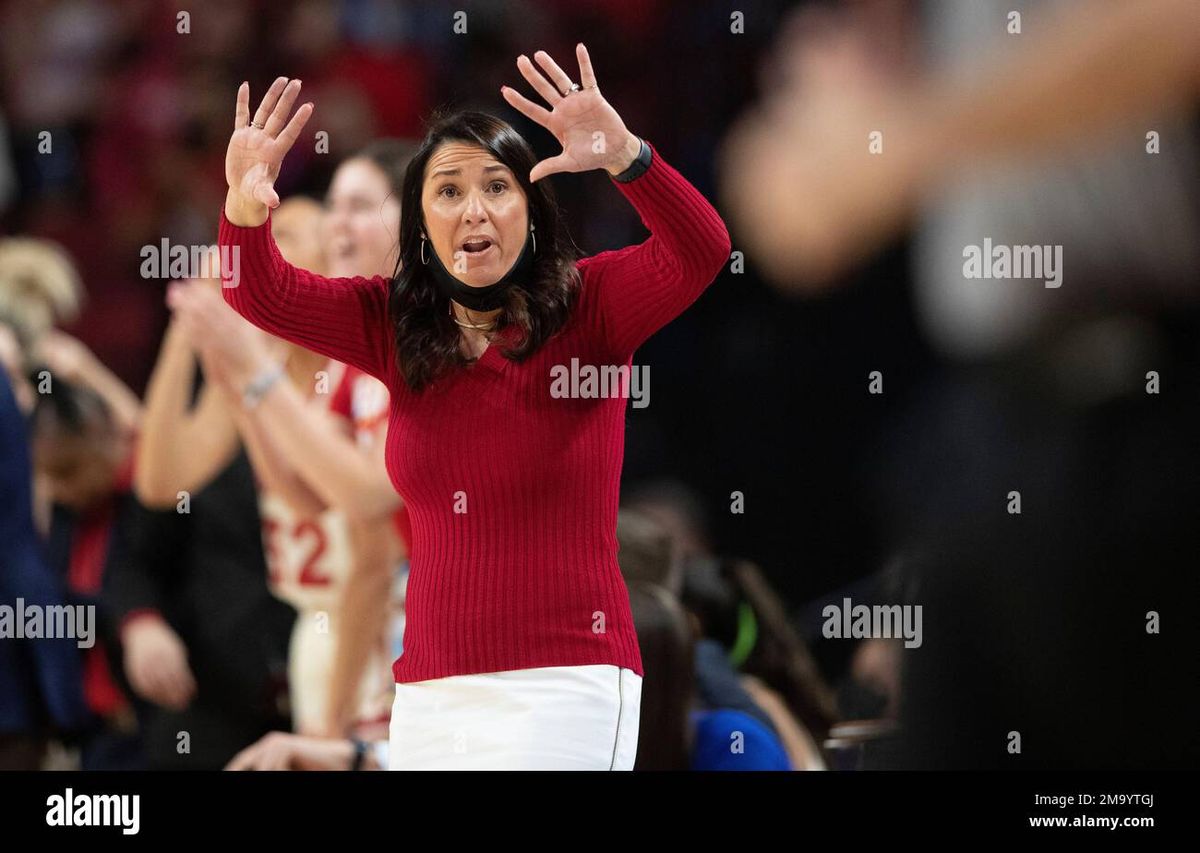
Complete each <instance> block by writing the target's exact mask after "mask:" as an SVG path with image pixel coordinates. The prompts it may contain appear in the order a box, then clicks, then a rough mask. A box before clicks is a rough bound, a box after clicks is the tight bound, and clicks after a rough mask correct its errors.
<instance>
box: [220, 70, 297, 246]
mask: <svg viewBox="0 0 1200 853" xmlns="http://www.w3.org/2000/svg"><path fill="white" fill-rule="evenodd" d="M299 95H300V81H299V80H292V81H291V82H289V81H288V79H287V78H286V77H279V78H277V79H276V80H275V82H274V83H272V84H271V88H270V89H268V90H267V94H266V95H265V96H264V97H263V99H262V103H261V104H259V105H258V111H257V112H255V113H254V121H253V122H251V120H250V84H249V83H243V84H242V85H241V86H239V87H238V94H237V111H236V113H235V117H234V122H233V136H231V137H229V148H228V149H227V150H226V152H225V180H226V181H227V182H228V184H229V193H228V195H227V196H226V198H225V216H226V218H228V219H229V221H230V222H232V223H233V224H234V225H241V226H246V227H252V226H256V225H261V224H262V223H263V222H265V221H266V219H267V210H268V208H273V207H278V206H279V194H278V193H276V192H275V179H276V178H277V177H279V167H280V164H282V163H283V157H284V155H285V154H287V153H288V151H290V150H291V148H292V146H293V145H294V144H295V143H296V139H297V138H299V136H300V131H301V130H303V129H304V125H305V123H306V122H307V121H308V118H309V116H311V115H312V111H313V105H312V104H311V103H307V104H303V105H302V106H301V107H300V109H298V110H296V114H295V115H294V116H292V118H291V121H288V114H289V113H290V112H291V110H292V104H294V103H295V102H296V98H297V97H298V96H299Z"/></svg>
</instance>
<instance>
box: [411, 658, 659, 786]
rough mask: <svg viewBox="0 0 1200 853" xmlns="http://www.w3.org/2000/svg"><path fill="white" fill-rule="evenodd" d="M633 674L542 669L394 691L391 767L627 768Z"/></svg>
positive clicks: (632, 753) (633, 746) (631, 751)
mask: <svg viewBox="0 0 1200 853" xmlns="http://www.w3.org/2000/svg"><path fill="white" fill-rule="evenodd" d="M641 700H642V678H641V676H639V675H637V674H636V673H635V672H633V671H632V670H629V669H624V668H620V667H617V666H613V665H590V666H548V667H538V668H535V669H517V670H509V671H506V672H488V673H480V674H477V675H454V676H450V677H448V678H436V679H431V680H429V681H417V682H413V683H410V684H397V685H396V701H395V703H394V704H393V705H392V720H391V728H390V735H391V737H390V742H389V750H388V753H389V758H388V767H389V769H391V770H632V769H633V761H634V758H635V757H636V755H637V737H638V723H639V720H640V715H641V704H642V702H641Z"/></svg>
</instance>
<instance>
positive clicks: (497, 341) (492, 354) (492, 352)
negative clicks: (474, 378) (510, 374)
mask: <svg viewBox="0 0 1200 853" xmlns="http://www.w3.org/2000/svg"><path fill="white" fill-rule="evenodd" d="M515 330H516V327H515V326H505V327H504V328H503V329H501V330H500V331H498V332H496V334H495V335H493V336H492V339H491V340H490V341H488V345H487V346H486V347H484V349H483V352H481V353H480V354H479V358H477V359H475V362H474V365H473V366H474V367H477V368H485V369H487V370H491V371H493V372H496V373H499V372H501V371H502V370H503V369H504V356H503V355H502V354H501V353H500V346H501V345H502V344H505V343H508V342H509V340H510V339H511V338H512V335H513V332H514V331H515Z"/></svg>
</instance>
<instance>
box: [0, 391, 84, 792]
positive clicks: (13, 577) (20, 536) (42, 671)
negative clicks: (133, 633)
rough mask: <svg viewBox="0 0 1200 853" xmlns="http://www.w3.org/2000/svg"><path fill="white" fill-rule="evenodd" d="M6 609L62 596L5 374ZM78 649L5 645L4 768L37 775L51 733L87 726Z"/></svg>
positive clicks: (0, 680)
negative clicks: (41, 536)
mask: <svg viewBox="0 0 1200 853" xmlns="http://www.w3.org/2000/svg"><path fill="white" fill-rule="evenodd" d="M0 454H2V455H3V459H0V505H2V506H3V507H4V512H3V513H0V542H3V543H4V547H3V548H0V603H3V604H4V605H5V606H7V607H16V605H17V600H18V599H23V600H24V602H25V604H26V606H35V607H50V606H61V605H62V604H63V603H64V596H63V590H62V587H61V585H60V583H59V582H58V580H57V578H55V576H54V574H53V573H52V572H51V571H50V569H49V568H48V567H47V566H46V563H45V559H44V554H43V551H42V548H41V545H40V543H39V542H38V539H37V534H36V533H35V531H34V526H33V499H32V496H31V494H30V483H31V482H32V474H31V470H30V461H29V442H28V437H27V435H26V426H25V419H24V417H23V416H22V414H21V411H20V410H19V409H18V408H17V405H16V401H15V399H14V398H13V395H12V392H11V391H10V390H9V383H8V377H7V376H5V375H0ZM82 684H83V680H82V677H81V670H80V658H79V650H78V648H77V647H76V640H75V639H72V638H56V639H15V638H6V639H3V640H0V769H4V770H36V769H38V768H39V766H40V765H41V761H42V757H43V754H44V752H45V748H46V741H47V737H48V735H50V734H51V733H57V734H60V735H61V734H64V733H77V732H79V731H81V730H82V729H83V728H84V726H85V725H86V722H87V710H86V707H87V706H86V704H85V702H84V697H83V692H82V689H81V687H82Z"/></svg>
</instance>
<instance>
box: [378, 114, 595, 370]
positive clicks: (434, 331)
mask: <svg viewBox="0 0 1200 853" xmlns="http://www.w3.org/2000/svg"><path fill="white" fill-rule="evenodd" d="M446 142H465V143H468V144H473V145H478V146H480V147H481V148H483V149H485V150H486V151H488V152H489V153H490V154H491V155H492V156H494V157H495V158H496V159H497V160H498V161H499V162H501V163H503V164H504V165H505V166H507V167H508V168H509V169H510V170H511V171H512V173H513V175H514V177H515V178H516V180H517V183H518V184H520V186H521V189H522V190H524V192H525V198H526V199H527V201H528V205H529V217H530V221H531V223H532V224H533V225H534V227H535V228H536V235H537V238H536V239H537V252H536V254H535V255H534V258H533V273H532V275H531V276H530V279H529V280H528V281H521V282H514V283H513V284H512V286H511V287H509V289H508V292H507V299H506V301H505V303H504V305H503V306H501V312H500V315H499V318H498V323H497V328H498V329H500V328H504V327H508V326H515V327H516V328H517V330H518V332H519V334H517V335H516V336H515V337H514V338H513V340H512V343H511V344H510V345H509V346H508V347H506V348H505V349H503V350H502V351H501V354H502V355H503V356H504V357H505V358H509V359H511V360H513V361H521V360H523V359H525V358H527V357H528V356H529V355H531V354H532V353H533V352H534V351H536V350H537V348H538V347H539V346H541V345H542V343H544V342H545V341H546V340H548V339H549V338H550V337H551V336H552V335H554V333H555V332H557V331H558V330H559V329H561V328H562V326H563V324H565V323H566V321H567V318H568V316H570V312H571V308H572V306H573V305H574V302H575V295H576V293H577V292H578V289H579V274H578V272H577V271H576V269H575V259H576V258H578V257H579V250H578V249H577V248H576V247H575V244H574V243H573V242H572V241H571V238H570V237H569V236H568V234H567V230H566V226H565V224H564V222H563V219H562V215H561V212H560V211H559V209H558V203H557V202H556V201H555V198H554V190H553V188H552V187H551V186H550V182H549V181H546V180H542V181H539V182H538V183H537V184H531V183H530V182H529V172H530V170H531V169H532V168H533V167H534V165H535V164H536V163H537V158H536V157H535V156H534V153H533V149H531V148H530V147H529V143H527V142H526V141H525V140H524V138H522V136H521V135H520V134H519V133H517V131H516V130H515V129H514V128H513V127H512V126H511V125H510V124H508V123H507V122H505V121H503V120H502V119H499V118H496V117H495V116H491V115H487V114H486V113H480V112H473V111H462V112H455V113H451V114H449V115H444V116H435V117H434V119H433V120H432V122H431V124H430V127H429V131H428V133H426V135H425V138H424V140H422V142H421V144H420V146H419V147H418V148H417V151H416V153H415V154H414V155H413V157H412V160H411V161H410V162H409V164H408V170H407V171H406V172H405V175H404V186H403V188H402V191H401V194H400V258H399V262H398V263H397V266H396V274H395V276H394V278H393V281H392V292H391V296H390V298H389V300H388V312H389V316H390V317H391V320H392V327H393V329H394V332H395V336H396V359H397V366H398V367H399V369H400V373H401V375H402V376H403V377H404V380H405V382H407V383H408V385H409V387H410V388H412V389H413V390H415V391H420V390H422V389H424V388H426V387H427V386H428V385H429V384H430V383H432V382H433V381H434V380H436V379H437V378H438V377H440V376H442V375H444V374H446V373H448V372H450V371H452V370H455V369H457V368H461V367H464V366H466V365H467V364H469V363H470V359H468V358H467V356H465V355H464V354H463V353H462V350H461V348H460V340H461V335H460V332H459V329H458V326H457V325H456V324H455V322H454V320H453V318H452V317H451V316H450V300H449V298H448V297H446V296H444V295H443V294H442V293H441V291H439V290H438V288H437V285H436V284H435V282H434V280H433V276H432V274H431V273H430V272H429V268H428V267H427V266H426V265H425V264H423V263H421V258H420V250H421V231H422V229H423V228H424V224H423V216H422V208H421V193H422V189H423V187H424V183H425V167H426V164H427V163H428V162H429V158H430V157H431V156H432V155H433V153H434V151H436V150H437V149H438V147H440V146H441V145H442V144H443V143H446Z"/></svg>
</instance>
